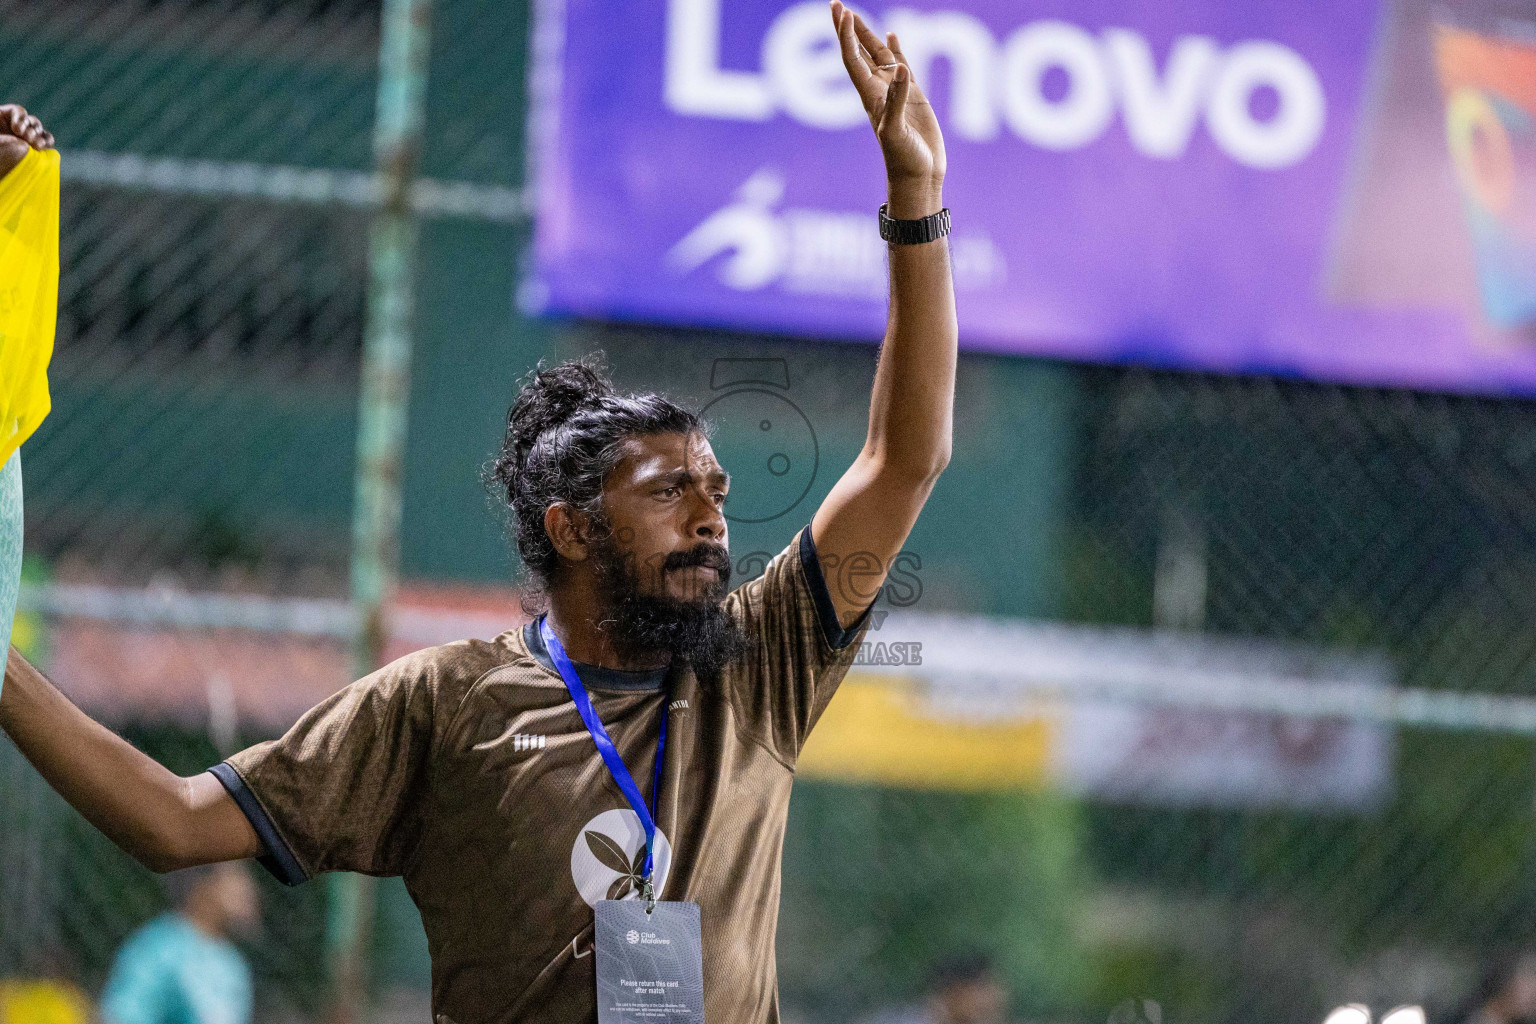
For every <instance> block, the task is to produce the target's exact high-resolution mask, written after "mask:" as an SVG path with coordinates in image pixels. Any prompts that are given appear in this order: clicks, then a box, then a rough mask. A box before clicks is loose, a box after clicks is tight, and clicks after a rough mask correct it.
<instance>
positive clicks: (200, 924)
mask: <svg viewBox="0 0 1536 1024" xmlns="http://www.w3.org/2000/svg"><path fill="white" fill-rule="evenodd" d="M168 884H169V886H170V888H171V897H172V900H173V902H174V909H173V910H171V911H169V912H167V913H165V914H162V915H161V916H159V917H157V918H155V919H154V920H153V921H151V922H149V923H148V924H146V925H144V926H143V927H142V928H140V929H139V930H138V931H136V932H134V933H133V934H132V935H130V936H128V939H127V941H126V942H124V943H123V946H122V948H121V949H119V950H118V952H117V958H116V959H115V960H114V961H113V963H112V971H111V973H110V974H109V975H108V976H107V985H106V988H105V989H103V990H102V993H101V1021H102V1024H249V1021H250V1019H251V969H250V967H249V965H248V964H247V963H246V961H245V956H244V955H243V954H242V953H241V952H240V950H238V949H237V948H235V944H234V943H233V942H231V941H230V940H231V938H233V937H235V936H244V935H250V934H252V933H253V932H254V931H255V930H256V928H257V926H258V924H259V922H260V913H259V908H258V904H257V894H256V883H255V882H254V881H253V880H252V879H251V875H250V872H249V871H247V870H246V868H245V866H244V865H243V864H241V863H238V862H230V863H223V864H215V865H213V866H211V867H200V868H191V869H189V870H186V871H178V872H176V873H175V874H172V875H170V876H168Z"/></svg>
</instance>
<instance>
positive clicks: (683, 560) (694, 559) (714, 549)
mask: <svg viewBox="0 0 1536 1024" xmlns="http://www.w3.org/2000/svg"><path fill="white" fill-rule="evenodd" d="M694 566H701V567H703V568H705V569H713V570H715V572H717V573H719V574H720V578H721V579H722V580H727V579H730V576H731V556H730V554H729V553H728V552H727V551H726V550H725V548H723V547H721V546H720V545H719V544H711V543H710V542H708V541H705V542H704V543H702V544H698V545H696V546H694V547H691V548H689V549H688V550H687V551H674V552H672V553H671V554H670V555H668V556H667V557H666V558H665V559H663V560H662V563H661V571H662V572H671V571H672V570H673V569H691V568H693V567H694Z"/></svg>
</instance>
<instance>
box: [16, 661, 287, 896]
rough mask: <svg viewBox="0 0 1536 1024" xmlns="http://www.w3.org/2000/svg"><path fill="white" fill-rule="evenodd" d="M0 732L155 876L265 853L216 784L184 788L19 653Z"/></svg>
mask: <svg viewBox="0 0 1536 1024" xmlns="http://www.w3.org/2000/svg"><path fill="white" fill-rule="evenodd" d="M0 729H4V730H5V732H6V734H7V735H9V736H10V738H11V740H12V741H13V742H14V743H15V744H16V746H17V748H18V749H19V750H20V751H21V752H22V754H23V755H24V756H25V757H26V758H27V760H28V761H30V762H32V765H33V766H34V767H35V768H37V770H38V772H39V773H41V774H42V776H43V778H45V779H47V780H48V784H49V785H51V786H52V787H53V788H54V789H55V790H57V791H58V793H59V795H60V796H62V797H63V798H64V799H65V800H66V801H68V802H69V804H70V806H72V807H74V808H75V809H76V810H77V811H79V812H80V813H81V814H82V815H83V816H84V817H85V819H86V820H87V821H89V822H90V823H91V824H92V825H95V826H96V827H97V828H98V829H100V830H101V831H102V832H103V833H105V834H106V836H107V837H108V838H109V839H111V840H112V841H113V842H115V843H116V844H117V845H118V846H120V847H122V849H123V850H124V851H126V852H127V853H129V854H130V855H132V856H133V857H134V858H135V859H137V860H138V861H139V862H140V863H142V864H144V865H145V866H146V867H148V868H150V869H151V870H154V871H170V870H174V869H176V868H180V867H187V866H190V865H192V864H201V863H208V862H210V861H215V860H230V859H234V858H237V857H247V856H254V855H255V854H256V853H258V852H260V844H259V842H258V841H257V839H256V836H255V833H254V832H253V831H252V830H251V829H250V826H249V825H248V824H247V823H246V822H245V820H244V818H243V816H241V815H240V812H239V809H238V808H237V807H236V806H235V805H234V801H233V800H231V799H230V798H229V797H228V795H227V794H225V793H223V792H222V788H221V787H220V786H219V783H218V780H217V779H214V778H213V777H212V776H211V775H204V776H200V777H197V778H193V779H183V778H181V777H180V776H178V775H176V774H175V773H173V772H171V771H170V770H169V769H167V768H165V767H164V766H163V765H161V764H159V763H158V762H156V761H155V760H154V759H153V758H151V757H149V756H148V755H146V754H144V753H143V752H142V751H139V750H137V749H135V748H134V747H133V745H132V744H130V743H128V742H127V741H126V740H124V739H123V738H122V737H120V736H117V735H116V734H114V733H113V732H112V731H111V730H110V729H107V728H106V727H105V726H103V725H101V724H99V723H97V722H95V721H93V720H91V718H90V717H89V716H87V715H86V714H85V713H84V712H83V711H81V710H80V709H79V708H77V707H75V705H74V704H72V703H70V701H69V699H68V698H66V697H65V696H64V695H63V694H62V693H60V692H59V691H58V690H57V689H56V688H55V687H54V686H53V684H51V683H50V682H48V680H47V679H46V678H45V677H44V676H43V674H42V673H41V672H39V671H38V670H37V669H36V668H34V667H33V666H32V665H31V664H30V663H28V662H27V660H26V659H25V658H23V657H22V656H21V655H20V654H19V653H18V652H17V651H16V649H15V648H14V647H13V648H11V650H10V656H9V660H8V661H7V663H6V669H5V687H4V689H3V690H0ZM232 816H233V817H232ZM236 819H238V821H237V820H236Z"/></svg>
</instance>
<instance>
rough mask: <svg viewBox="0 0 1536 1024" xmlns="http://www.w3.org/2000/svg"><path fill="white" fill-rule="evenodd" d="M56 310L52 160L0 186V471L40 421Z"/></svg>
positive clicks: (27, 167) (30, 164)
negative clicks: (0, 467)
mask: <svg viewBox="0 0 1536 1024" xmlns="http://www.w3.org/2000/svg"><path fill="white" fill-rule="evenodd" d="M58 303H59V154H58V152H57V151H55V150H42V151H37V150H34V151H32V152H30V153H28V154H27V155H26V156H25V157H23V158H22V161H21V163H19V164H17V165H16V167H15V168H14V169H13V170H12V171H11V173H10V174H7V175H6V176H5V177H3V178H0V465H4V464H5V462H6V461H7V460H8V459H9V458H10V456H11V453H12V452H14V451H15V450H16V449H17V448H19V447H21V443H22V442H23V441H25V440H26V439H27V438H28V437H31V436H32V431H34V430H36V429H37V426H38V424H39V423H41V422H43V417H45V416H47V415H48V409H49V407H50V405H49V399H48V360H49V358H50V357H51V356H52V355H53V328H54V323H55V321H56V320H57V319H58Z"/></svg>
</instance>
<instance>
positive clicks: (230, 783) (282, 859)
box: [208, 761, 309, 885]
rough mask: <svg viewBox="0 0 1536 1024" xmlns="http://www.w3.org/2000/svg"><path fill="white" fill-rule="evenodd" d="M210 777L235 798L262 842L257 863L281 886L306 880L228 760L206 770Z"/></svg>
mask: <svg viewBox="0 0 1536 1024" xmlns="http://www.w3.org/2000/svg"><path fill="white" fill-rule="evenodd" d="M208 770H209V771H210V772H212V773H213V777H214V778H216V779H218V780H219V782H220V783H221V784H223V786H224V788H225V789H227V790H228V791H229V795H230V796H232V797H234V798H235V806H236V807H239V808H240V813H242V814H244V815H245V819H246V820H247V821H249V822H250V823H251V828H253V829H255V830H256V836H257V838H258V839H260V840H261V845H262V846H263V847H265V848H266V851H267V852H266V853H265V854H263V855H262V856H260V857H257V858H256V863H258V864H260V865H261V866H262V867H264V868H266V869H267V870H268V871H269V872H271V873H272V877H273V878H276V879H277V880H278V881H279V882H282V883H283V884H284V885H298V884H299V883H300V882H306V881H308V880H309V876H308V875H306V874H305V873H304V869H303V868H302V867H300V866H299V861H298V858H296V857H295V856H294V855H293V851H292V850H290V849H288V844H287V843H285V842H283V837H282V836H280V835H278V833H277V826H275V825H273V824H272V819H271V818H269V817H267V812H266V811H265V810H264V809H263V808H262V806H261V802H260V801H258V800H257V799H256V794H255V793H252V792H251V790H250V787H248V786H247V785H246V784H245V780H244V779H242V778H241V777H240V773H239V772H237V771H235V769H234V768H233V767H232V766H231V765H230V764H229V762H228V761H220V762H219V763H218V764H216V765H214V766H213V767H212V768H210V769H208Z"/></svg>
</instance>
